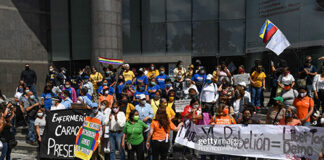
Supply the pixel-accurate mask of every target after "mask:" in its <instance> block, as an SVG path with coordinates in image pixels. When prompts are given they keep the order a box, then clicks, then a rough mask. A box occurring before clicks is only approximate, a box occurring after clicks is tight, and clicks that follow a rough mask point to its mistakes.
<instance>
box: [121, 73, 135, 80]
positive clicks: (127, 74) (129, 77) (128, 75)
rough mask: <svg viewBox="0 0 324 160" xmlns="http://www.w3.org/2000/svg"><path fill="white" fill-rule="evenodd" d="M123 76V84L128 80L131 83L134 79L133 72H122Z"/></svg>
mask: <svg viewBox="0 0 324 160" xmlns="http://www.w3.org/2000/svg"><path fill="white" fill-rule="evenodd" d="M123 76H124V78H125V82H127V81H128V80H131V81H133V79H134V78H135V75H134V73H133V71H128V72H126V71H124V72H123Z"/></svg>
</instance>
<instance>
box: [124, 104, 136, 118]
mask: <svg viewBox="0 0 324 160" xmlns="http://www.w3.org/2000/svg"><path fill="white" fill-rule="evenodd" d="M134 109H135V107H134V105H133V104H131V103H128V104H127V108H126V121H128V118H129V113H130V112H131V111H132V110H134Z"/></svg>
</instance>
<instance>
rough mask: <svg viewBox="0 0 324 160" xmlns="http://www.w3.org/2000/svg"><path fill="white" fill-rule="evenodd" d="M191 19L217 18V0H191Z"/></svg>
mask: <svg viewBox="0 0 324 160" xmlns="http://www.w3.org/2000/svg"><path fill="white" fill-rule="evenodd" d="M192 5H193V6H192V7H193V20H195V21H197V20H217V19H218V0H193V4H192Z"/></svg>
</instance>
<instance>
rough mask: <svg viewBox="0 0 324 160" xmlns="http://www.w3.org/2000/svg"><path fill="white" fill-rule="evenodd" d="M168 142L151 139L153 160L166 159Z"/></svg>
mask: <svg viewBox="0 0 324 160" xmlns="http://www.w3.org/2000/svg"><path fill="white" fill-rule="evenodd" d="M168 149H169V143H167V142H165V141H162V142H159V141H156V140H152V154H153V160H166V159H167V156H168Z"/></svg>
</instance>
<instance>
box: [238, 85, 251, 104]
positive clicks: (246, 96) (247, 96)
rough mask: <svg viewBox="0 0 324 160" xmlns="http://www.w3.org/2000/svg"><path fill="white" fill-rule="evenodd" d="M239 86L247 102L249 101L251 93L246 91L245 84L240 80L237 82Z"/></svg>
mask: <svg viewBox="0 0 324 160" xmlns="http://www.w3.org/2000/svg"><path fill="white" fill-rule="evenodd" d="M238 85H239V86H241V87H242V88H243V89H244V98H245V99H246V100H247V101H248V102H249V103H251V94H250V92H248V91H247V90H246V89H247V85H246V83H245V82H240V83H239V84H238Z"/></svg>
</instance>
